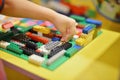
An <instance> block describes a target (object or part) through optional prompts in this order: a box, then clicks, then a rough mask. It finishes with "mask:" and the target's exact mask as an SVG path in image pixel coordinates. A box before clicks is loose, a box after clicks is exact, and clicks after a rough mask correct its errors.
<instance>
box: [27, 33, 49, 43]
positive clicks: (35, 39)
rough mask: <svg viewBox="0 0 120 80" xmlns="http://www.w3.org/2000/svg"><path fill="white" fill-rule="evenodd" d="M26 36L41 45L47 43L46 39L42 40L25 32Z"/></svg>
mask: <svg viewBox="0 0 120 80" xmlns="http://www.w3.org/2000/svg"><path fill="white" fill-rule="evenodd" d="M26 35H27V36H28V37H30V38H31V39H32V40H34V41H38V42H41V43H43V44H45V43H48V40H47V39H46V38H42V37H40V36H37V35H35V34H32V33H31V32H27V33H26Z"/></svg>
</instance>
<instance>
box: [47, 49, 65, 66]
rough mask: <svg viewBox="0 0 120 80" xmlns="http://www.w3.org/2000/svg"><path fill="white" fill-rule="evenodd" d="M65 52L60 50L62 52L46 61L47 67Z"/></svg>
mask: <svg viewBox="0 0 120 80" xmlns="http://www.w3.org/2000/svg"><path fill="white" fill-rule="evenodd" d="M65 52H66V50H62V51H60V52H58V53H56V55H54V56H52V57H51V58H50V59H48V61H47V65H50V64H52V63H53V62H54V61H55V60H57V59H58V58H60V57H62V56H63V55H64V53H65Z"/></svg>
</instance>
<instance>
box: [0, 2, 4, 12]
mask: <svg viewBox="0 0 120 80" xmlns="http://www.w3.org/2000/svg"><path fill="white" fill-rule="evenodd" d="M3 7H4V0H0V12H1V11H2V9H3Z"/></svg>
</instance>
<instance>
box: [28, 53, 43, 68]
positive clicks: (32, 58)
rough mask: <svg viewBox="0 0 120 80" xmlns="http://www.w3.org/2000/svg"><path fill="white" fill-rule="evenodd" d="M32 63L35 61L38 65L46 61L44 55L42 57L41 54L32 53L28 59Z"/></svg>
mask: <svg viewBox="0 0 120 80" xmlns="http://www.w3.org/2000/svg"><path fill="white" fill-rule="evenodd" d="M28 61H29V62H30V63H33V64H36V65H38V66H39V65H41V64H42V63H43V62H44V61H45V58H44V57H41V56H38V55H35V54H33V55H31V56H29V60H28Z"/></svg>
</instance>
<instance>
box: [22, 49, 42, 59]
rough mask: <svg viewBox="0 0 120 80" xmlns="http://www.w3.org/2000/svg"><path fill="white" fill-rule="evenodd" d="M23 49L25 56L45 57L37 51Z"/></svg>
mask: <svg viewBox="0 0 120 80" xmlns="http://www.w3.org/2000/svg"><path fill="white" fill-rule="evenodd" d="M21 49H22V50H23V53H24V54H25V55H28V56H30V55H32V54H36V55H39V56H41V57H43V54H41V53H40V52H36V51H35V50H33V49H29V48H26V47H22V48H21Z"/></svg>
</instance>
